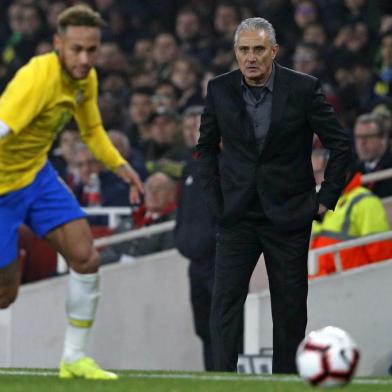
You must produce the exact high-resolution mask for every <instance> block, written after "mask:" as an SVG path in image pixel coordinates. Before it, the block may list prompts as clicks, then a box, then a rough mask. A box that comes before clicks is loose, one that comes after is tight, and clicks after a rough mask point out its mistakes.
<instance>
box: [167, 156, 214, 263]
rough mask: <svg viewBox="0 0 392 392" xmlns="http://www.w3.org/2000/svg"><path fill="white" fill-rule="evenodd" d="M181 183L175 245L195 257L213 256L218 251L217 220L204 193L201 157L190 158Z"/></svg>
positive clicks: (198, 258) (189, 257)
mask: <svg viewBox="0 0 392 392" xmlns="http://www.w3.org/2000/svg"><path fill="white" fill-rule="evenodd" d="M181 185H182V189H181V194H180V198H179V203H178V207H177V223H176V227H175V231H174V235H175V242H176V247H177V248H178V250H179V252H180V253H181V254H182V255H183V256H185V257H186V258H188V259H190V260H192V261H194V260H203V259H207V258H211V257H213V256H214V255H215V228H216V222H215V218H214V217H213V215H212V213H211V212H210V210H209V209H208V207H207V205H206V203H205V200H204V199H203V197H202V195H201V193H202V190H201V186H200V180H199V176H198V161H196V160H194V159H190V160H189V161H188V163H187V164H186V166H185V168H184V172H183V176H182V181H181Z"/></svg>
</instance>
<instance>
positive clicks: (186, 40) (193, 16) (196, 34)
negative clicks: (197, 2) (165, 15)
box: [175, 6, 213, 65]
mask: <svg viewBox="0 0 392 392" xmlns="http://www.w3.org/2000/svg"><path fill="white" fill-rule="evenodd" d="M175 30H176V36H177V39H178V40H179V45H180V49H181V52H182V53H183V54H185V55H187V56H189V57H192V58H194V59H196V60H198V61H199V62H200V63H201V64H203V65H208V64H209V63H210V61H211V59H212V56H213V47H212V44H211V40H210V39H209V38H208V35H207V34H206V32H205V31H203V30H204V29H203V28H202V24H201V23H200V17H199V14H198V12H197V11H196V9H195V8H193V7H191V6H185V7H183V8H181V9H180V10H179V11H178V13H177V16H176V26H175ZM207 33H208V31H207ZM203 34H204V35H203Z"/></svg>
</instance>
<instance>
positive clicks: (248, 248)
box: [211, 216, 311, 373]
mask: <svg viewBox="0 0 392 392" xmlns="http://www.w3.org/2000/svg"><path fill="white" fill-rule="evenodd" d="M310 231H311V224H308V225H306V226H305V227H303V228H301V229H296V230H291V231H289V230H285V229H284V228H278V227H275V226H273V225H272V223H270V222H269V221H268V220H267V218H265V216H262V217H261V218H255V217H251V218H244V219H241V220H239V221H237V222H236V223H234V224H230V225H220V227H219V228H218V234H217V252H216V253H217V254H216V264H215V283H214V291H213V298H212V309H211V337H212V348H213V358H214V370H216V371H236V370H237V361H238V354H239V353H240V352H241V347H242V344H243V342H242V335H243V312H244V303H245V299H246V297H247V294H248V287H249V281H250V278H251V275H252V272H253V270H254V268H255V265H256V263H257V261H258V259H259V257H260V255H261V253H263V254H264V259H265V263H266V269H267V274H268V280H269V287H270V293H271V309H272V321H273V365H272V370H273V372H274V373H295V372H296V366H295V354H296V350H297V347H298V345H299V343H300V342H301V341H302V339H303V338H304V336H305V329H306V324H307V306H306V301H307V293H308V271H307V256H308V249H309V239H310Z"/></svg>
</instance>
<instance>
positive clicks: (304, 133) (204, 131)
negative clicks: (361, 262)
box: [197, 64, 351, 229]
mask: <svg viewBox="0 0 392 392" xmlns="http://www.w3.org/2000/svg"><path fill="white" fill-rule="evenodd" d="M241 78H242V74H241V72H240V71H239V70H235V71H232V72H229V73H227V74H224V75H221V76H218V77H216V78H214V79H212V80H211V81H210V82H209V84H208V89H207V98H206V107H205V110H204V113H203V114H202V119H201V126H200V132H201V135H200V139H199V143H198V145H197V152H198V154H199V161H200V180H201V185H202V189H203V194H204V195H205V197H206V200H207V203H208V205H209V207H210V208H211V210H212V211H213V213H214V214H215V216H217V218H218V219H219V222H220V223H221V224H227V223H231V222H235V221H236V220H237V219H240V218H241V217H242V216H243V214H244V212H245V210H246V209H247V208H248V205H249V203H250V202H251V200H252V199H253V198H254V196H255V195H257V196H258V198H259V200H260V203H261V205H262V208H263V210H264V213H265V214H266V216H267V218H268V219H269V220H270V221H271V222H272V223H273V224H274V225H276V226H278V227H282V228H287V229H296V228H300V227H304V226H305V225H307V224H310V223H311V221H312V219H313V218H314V216H315V212H316V211H317V210H318V203H319V202H320V203H323V204H324V205H325V206H327V207H328V208H329V209H333V208H334V207H335V204H336V202H337V200H338V198H339V196H340V193H341V191H342V189H343V187H344V184H345V177H346V174H347V170H348V164H349V161H350V159H351V140H350V137H349V134H348V132H346V131H345V130H343V128H342V127H341V126H340V124H339V123H338V121H337V119H336V116H335V114H334V112H333V109H332V108H331V106H330V105H329V104H327V103H326V102H325V98H324V94H323V93H322V91H321V87H320V82H319V81H318V79H316V78H314V77H312V76H309V75H305V74H302V73H298V72H295V71H292V70H290V69H288V68H284V67H282V66H280V65H278V64H276V72H275V80H274V90H273V98H272V113H271V125H270V128H269V131H268V133H267V136H266V139H265V142H264V146H263V149H262V151H261V152H258V150H257V144H256V140H255V136H254V133H253V132H250V134H249V132H248V133H246V131H245V130H246V129H248V128H250V129H251V128H252V127H248V126H244V122H246V121H250V120H249V118H248V116H247V114H246V109H245V104H244V100H243V98H242V89H241ZM314 132H315V133H316V134H317V135H318V136H319V138H320V140H321V142H322V144H323V146H324V147H325V148H327V149H328V150H329V151H330V159H329V162H328V166H327V168H326V171H325V181H324V182H323V184H322V186H321V189H320V191H319V193H318V195H317V196H316V192H315V180H314V176H313V170H312V164H311V152H312V141H313V133H314ZM221 140H222V143H223V148H222V151H221V152H220V149H219V143H220V141H221Z"/></svg>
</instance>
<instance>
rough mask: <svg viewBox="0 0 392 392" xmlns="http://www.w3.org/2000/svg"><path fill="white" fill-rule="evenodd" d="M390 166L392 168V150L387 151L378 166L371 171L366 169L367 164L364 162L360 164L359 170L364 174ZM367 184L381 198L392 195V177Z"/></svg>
mask: <svg viewBox="0 0 392 392" xmlns="http://www.w3.org/2000/svg"><path fill="white" fill-rule="evenodd" d="M390 168H392V152H391V151H390V150H387V151H385V153H384V155H383V156H382V157H381V159H380V162H378V164H377V166H376V167H375V168H374V170H372V171H371V172H369V171H367V170H366V169H365V165H364V164H363V163H360V164H359V171H360V172H361V173H364V174H368V173H373V172H375V171H379V170H385V169H390ZM365 186H366V187H367V188H369V189H370V190H371V191H372V192H373V193H374V194H376V195H377V196H378V197H380V198H383V197H388V196H392V178H387V179H386V180H382V181H377V182H371V183H369V184H366V185H365Z"/></svg>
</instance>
